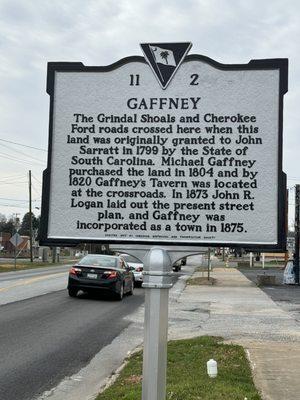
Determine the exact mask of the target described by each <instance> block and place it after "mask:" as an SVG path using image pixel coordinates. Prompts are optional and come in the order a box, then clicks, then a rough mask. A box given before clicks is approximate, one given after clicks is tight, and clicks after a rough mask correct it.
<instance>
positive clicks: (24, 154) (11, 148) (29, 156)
mask: <svg viewBox="0 0 300 400" xmlns="http://www.w3.org/2000/svg"><path fill="white" fill-rule="evenodd" d="M2 146H4V147H6V148H7V149H9V150H12V151H15V152H16V153H19V154H22V155H23V156H25V157H28V158H31V159H33V160H36V161H39V162H41V163H43V162H45V161H44V160H40V159H39V158H36V157H33V156H32V155H29V154H26V153H24V152H23V151H20V150H16V149H14V148H13V147H11V146H7V145H6V144H2ZM12 157H14V156H12Z"/></svg>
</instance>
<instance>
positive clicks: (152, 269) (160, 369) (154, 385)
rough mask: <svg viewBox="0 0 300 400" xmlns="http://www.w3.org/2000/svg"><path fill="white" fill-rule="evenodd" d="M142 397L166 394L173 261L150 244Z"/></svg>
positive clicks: (145, 282)
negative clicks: (169, 304) (169, 306)
mask: <svg viewBox="0 0 300 400" xmlns="http://www.w3.org/2000/svg"><path fill="white" fill-rule="evenodd" d="M145 267H146V272H145V274H144V283H143V287H144V288H145V328H144V357H143V396H142V399H143V400H150V399H151V400H152V399H153V400H154V399H155V400H162V399H165V398H166V371H167V343H168V303H169V289H170V288H171V287H172V286H173V284H172V277H171V276H172V272H171V268H172V262H171V259H170V256H169V254H168V252H167V251H166V250H164V249H161V248H159V247H154V248H152V249H151V250H150V251H149V253H148V254H147V256H146V259H145Z"/></svg>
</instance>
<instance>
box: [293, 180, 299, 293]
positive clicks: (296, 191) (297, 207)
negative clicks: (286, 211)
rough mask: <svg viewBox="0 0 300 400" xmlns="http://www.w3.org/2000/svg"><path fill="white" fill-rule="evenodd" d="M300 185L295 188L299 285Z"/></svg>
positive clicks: (296, 270) (296, 264) (296, 279)
mask: <svg viewBox="0 0 300 400" xmlns="http://www.w3.org/2000/svg"><path fill="white" fill-rule="evenodd" d="M299 240H300V185H296V190H295V257H294V266H295V283H297V284H298V285H299Z"/></svg>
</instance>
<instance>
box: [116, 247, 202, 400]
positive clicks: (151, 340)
mask: <svg viewBox="0 0 300 400" xmlns="http://www.w3.org/2000/svg"><path fill="white" fill-rule="evenodd" d="M110 250H114V251H120V252H126V253H127V254H130V255H132V256H134V257H136V258H138V259H140V260H141V261H142V262H143V263H144V283H143V287H144V288H145V319H144V352H143V394H142V400H164V399H165V397H166V371H167V344H168V309H169V289H171V288H172V286H173V278H172V276H173V272H172V265H173V264H174V262H175V261H177V260H179V259H180V258H183V257H187V256H191V255H197V254H204V253H206V252H207V251H208V249H207V248H205V247H188V246H185V247H175V246H156V247H151V246H149V245H111V246H110Z"/></svg>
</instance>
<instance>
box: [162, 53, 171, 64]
mask: <svg viewBox="0 0 300 400" xmlns="http://www.w3.org/2000/svg"><path fill="white" fill-rule="evenodd" d="M160 56H161V58H163V59H164V60H165V61H166V64H168V57H169V52H168V51H166V50H164V51H162V52H161V53H160Z"/></svg>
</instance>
